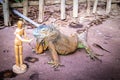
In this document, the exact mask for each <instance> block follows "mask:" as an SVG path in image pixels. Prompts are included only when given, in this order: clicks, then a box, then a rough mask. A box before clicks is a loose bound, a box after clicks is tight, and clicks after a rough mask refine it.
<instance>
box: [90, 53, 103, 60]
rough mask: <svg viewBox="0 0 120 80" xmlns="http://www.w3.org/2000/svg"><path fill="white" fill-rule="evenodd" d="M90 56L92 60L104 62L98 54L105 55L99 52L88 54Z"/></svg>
mask: <svg viewBox="0 0 120 80" xmlns="http://www.w3.org/2000/svg"><path fill="white" fill-rule="evenodd" d="M88 56H89V57H90V58H91V59H92V60H99V61H100V62H102V60H101V59H99V58H98V56H103V55H99V54H93V53H92V54H88Z"/></svg>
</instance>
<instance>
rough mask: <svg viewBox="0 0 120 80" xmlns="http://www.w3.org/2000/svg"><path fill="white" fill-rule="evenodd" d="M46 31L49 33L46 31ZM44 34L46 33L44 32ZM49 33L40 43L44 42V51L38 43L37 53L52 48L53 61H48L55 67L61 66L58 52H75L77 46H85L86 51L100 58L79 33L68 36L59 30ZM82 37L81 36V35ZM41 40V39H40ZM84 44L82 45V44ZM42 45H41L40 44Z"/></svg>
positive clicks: (92, 56)
mask: <svg viewBox="0 0 120 80" xmlns="http://www.w3.org/2000/svg"><path fill="white" fill-rule="evenodd" d="M46 33H48V32H47V31H46ZM42 34H44V33H42ZM48 34H49V35H48V36H46V37H45V38H44V39H43V40H42V41H41V42H40V43H39V44H42V47H43V48H44V49H43V48H41V49H42V51H41V50H40V51H39V48H38V44H37V47H36V48H38V51H36V52H37V53H41V52H43V51H44V50H46V49H47V48H48V49H49V50H50V52H51V55H52V61H50V62H48V63H49V64H52V65H53V67H54V68H57V67H58V66H60V65H61V64H60V60H59V56H58V54H61V55H67V54H70V53H73V52H74V51H75V50H76V49H77V48H85V50H86V52H87V53H88V55H89V56H90V57H91V58H92V59H98V58H97V57H96V54H93V51H92V49H91V48H90V47H89V45H88V44H87V41H86V40H85V39H86V38H85V39H84V36H85V35H83V36H82V37H83V39H79V35H76V34H75V35H73V36H66V35H64V34H62V33H60V31H58V30H56V29H55V30H53V31H52V32H50V33H48ZM80 37H81V36H80ZM38 41H39V40H38ZM80 44H82V47H81V46H80ZM39 46H41V45H39Z"/></svg>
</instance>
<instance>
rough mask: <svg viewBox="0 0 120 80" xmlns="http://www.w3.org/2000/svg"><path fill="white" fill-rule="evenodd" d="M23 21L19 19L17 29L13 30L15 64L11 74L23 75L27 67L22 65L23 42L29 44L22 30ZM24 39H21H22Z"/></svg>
mask: <svg viewBox="0 0 120 80" xmlns="http://www.w3.org/2000/svg"><path fill="white" fill-rule="evenodd" d="M23 24H24V23H23V21H22V19H20V20H19V21H18V22H17V29H16V30H15V32H14V34H15V41H14V49H15V59H16V60H15V61H16V64H15V65H14V66H13V72H15V73H24V72H25V71H26V69H27V66H26V65H25V64H23V54H22V53H23V46H22V44H23V42H31V39H30V40H29V39H28V38H27V37H26V33H25V30H24V28H23ZM22 36H23V37H24V38H23V37H22Z"/></svg>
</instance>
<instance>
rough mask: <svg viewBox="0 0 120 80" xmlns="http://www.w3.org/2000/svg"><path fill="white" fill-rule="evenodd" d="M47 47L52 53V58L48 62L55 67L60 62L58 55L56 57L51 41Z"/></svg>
mask: <svg viewBox="0 0 120 80" xmlns="http://www.w3.org/2000/svg"><path fill="white" fill-rule="evenodd" d="M48 48H49V50H50V52H51V54H52V59H53V60H52V61H50V62H48V63H49V64H52V65H53V67H54V68H57V67H58V66H59V65H60V63H59V57H58V54H57V52H56V50H55V46H54V44H53V43H52V41H49V42H48Z"/></svg>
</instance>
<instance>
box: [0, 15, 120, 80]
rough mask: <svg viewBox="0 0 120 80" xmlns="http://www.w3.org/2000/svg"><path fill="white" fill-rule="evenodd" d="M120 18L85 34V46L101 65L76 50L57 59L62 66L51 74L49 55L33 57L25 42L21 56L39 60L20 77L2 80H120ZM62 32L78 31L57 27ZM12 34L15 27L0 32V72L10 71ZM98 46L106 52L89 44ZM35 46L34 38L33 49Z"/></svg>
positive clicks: (11, 64)
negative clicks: (95, 54)
mask: <svg viewBox="0 0 120 80" xmlns="http://www.w3.org/2000/svg"><path fill="white" fill-rule="evenodd" d="M119 24H120V15H117V16H111V17H110V18H108V19H107V20H106V21H104V22H103V23H102V24H100V25H97V26H93V27H91V28H90V29H89V32H88V43H89V44H90V46H91V47H92V48H93V50H94V51H95V52H96V53H98V54H102V55H103V56H100V57H99V58H100V59H101V60H102V62H99V61H97V60H96V61H92V60H91V59H90V58H89V57H87V54H86V52H85V51H84V50H82V49H81V50H77V51H76V52H75V53H74V54H71V55H67V56H60V61H61V63H62V64H63V65H65V66H64V67H59V71H54V69H53V68H51V66H50V65H48V64H47V62H48V61H49V60H50V52H49V51H46V52H45V53H44V54H41V55H36V54H34V53H33V52H32V49H31V47H30V46H29V45H28V44H27V43H24V51H23V56H24V58H26V57H36V58H38V59H39V61H37V62H35V63H29V62H27V61H24V62H25V63H27V64H28V70H27V72H25V73H24V74H19V75H17V76H16V77H13V78H5V80H120V51H119V49H120V25H119ZM58 29H60V30H61V32H64V33H66V34H68V33H74V32H76V30H77V29H79V28H70V27H64V26H63V27H59V28H58ZM14 31H15V27H14V26H13V27H6V28H4V29H1V30H0V40H1V41H2V42H1V44H0V71H4V70H8V69H9V70H11V69H12V67H13V65H14V64H15V55H14V37H15V36H14V34H13V33H14ZM26 32H27V33H28V37H30V38H32V37H33V35H32V29H27V30H26ZM93 43H97V44H99V45H101V46H102V47H103V48H104V49H106V50H108V51H109V52H106V51H104V50H102V49H100V48H96V47H94V46H93V45H92V44H93ZM34 44H35V39H34V41H33V42H32V46H34ZM0 80H1V79H0Z"/></svg>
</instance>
